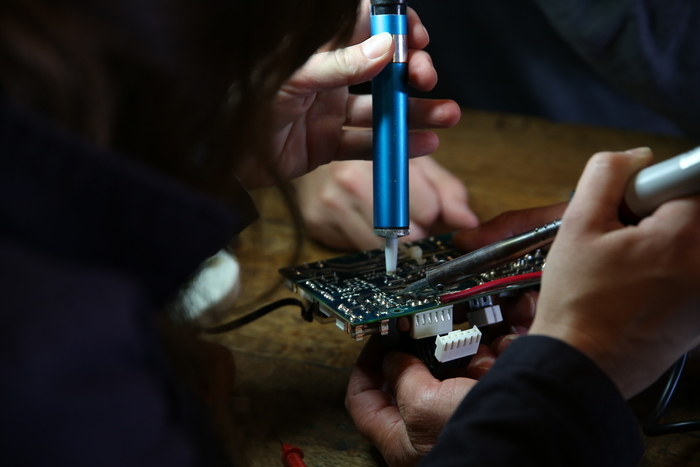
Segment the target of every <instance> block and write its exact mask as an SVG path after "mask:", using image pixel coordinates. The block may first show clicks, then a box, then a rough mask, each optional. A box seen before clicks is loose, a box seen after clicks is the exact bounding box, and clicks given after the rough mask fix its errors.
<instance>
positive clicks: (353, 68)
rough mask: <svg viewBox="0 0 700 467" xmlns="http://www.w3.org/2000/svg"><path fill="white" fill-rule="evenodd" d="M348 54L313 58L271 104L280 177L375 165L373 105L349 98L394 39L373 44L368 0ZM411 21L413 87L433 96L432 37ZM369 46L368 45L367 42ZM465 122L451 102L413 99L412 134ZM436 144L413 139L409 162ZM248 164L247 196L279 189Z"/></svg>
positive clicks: (242, 171) (424, 135) (432, 139)
mask: <svg viewBox="0 0 700 467" xmlns="http://www.w3.org/2000/svg"><path fill="white" fill-rule="evenodd" d="M360 8H361V9H360V14H359V18H358V22H357V25H356V27H355V31H354V33H353V36H352V38H351V41H350V45H349V46H348V47H345V48H342V49H338V50H321V51H319V52H318V53H316V54H314V55H312V56H311V57H310V58H309V60H308V61H307V62H306V64H305V65H304V66H303V67H302V68H301V69H299V70H298V71H297V72H296V73H295V74H294V75H293V76H292V77H291V78H290V79H289V80H288V81H287V82H286V83H285V84H284V85H283V86H282V88H281V89H280V91H279V92H278V95H277V98H276V99H275V102H274V104H273V113H274V121H273V128H272V134H273V135H274V136H273V155H274V157H275V161H274V162H275V165H276V167H277V170H278V172H279V174H280V176H281V177H283V178H286V179H292V178H295V177H299V176H301V175H303V174H305V173H307V172H310V171H312V170H313V169H315V168H316V167H318V166H320V165H323V164H326V163H329V162H330V161H332V160H350V159H369V158H371V148H372V132H371V131H367V128H370V127H371V124H372V99H371V96H370V95H363V96H356V95H351V94H350V93H349V91H348V86H350V85H353V84H360V83H363V82H365V81H368V80H370V79H371V78H373V77H374V76H376V75H377V74H378V73H379V72H380V71H381V70H382V69H383V68H384V66H385V65H386V64H387V63H389V61H390V60H391V57H392V55H393V51H394V45H393V41H392V39H391V35H390V34H388V33H385V34H379V35H377V36H373V37H370V27H369V0H363V1H362V3H361V5H360ZM407 16H408V30H409V34H408V48H409V51H408V80H409V84H411V85H412V86H413V87H415V88H417V89H419V90H422V91H428V90H430V89H432V88H433V87H434V86H435V84H436V82H437V74H436V72H435V69H434V67H433V64H432V61H431V60H430V56H429V55H428V54H427V53H426V52H425V51H423V50H421V49H423V48H424V47H425V46H426V45H427V44H428V40H429V39H428V34H427V32H426V30H425V28H424V27H423V25H422V23H421V21H420V19H419V18H418V15H417V14H416V13H415V11H413V9H411V8H408V9H407ZM368 38H369V39H368ZM459 117H460V110H459V106H458V105H457V104H456V103H455V102H454V101H450V100H429V99H409V126H410V128H411V129H421V128H449V127H451V126H453V125H454V124H455V123H457V121H458V120H459ZM437 146H438V137H437V135H436V134H435V133H434V132H431V131H412V132H410V134H409V153H410V154H409V156H410V157H415V156H423V155H427V154H431V153H432V152H434V151H435V149H437ZM258 162H259V161H257V160H256V159H255V158H249V160H248V161H246V162H244V163H243V164H242V165H241V166H240V167H239V168H238V169H237V175H238V176H239V178H240V179H241V180H242V181H243V183H244V185H245V186H246V187H247V188H257V187H261V186H267V185H270V184H272V183H273V180H272V178H271V177H270V174H269V173H268V172H267V171H266V170H265V169H264V167H262V166H260V165H258Z"/></svg>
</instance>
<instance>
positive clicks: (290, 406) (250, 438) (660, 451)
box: [214, 110, 700, 467]
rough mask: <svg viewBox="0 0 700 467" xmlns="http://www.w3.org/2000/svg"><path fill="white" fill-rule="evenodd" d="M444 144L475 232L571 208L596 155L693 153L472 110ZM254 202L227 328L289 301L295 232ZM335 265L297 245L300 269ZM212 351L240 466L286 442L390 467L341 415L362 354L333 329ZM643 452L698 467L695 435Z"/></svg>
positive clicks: (281, 317)
mask: <svg viewBox="0 0 700 467" xmlns="http://www.w3.org/2000/svg"><path fill="white" fill-rule="evenodd" d="M439 134H440V138H441V145H440V149H439V150H438V151H437V152H436V153H435V154H434V157H435V158H436V159H437V160H438V161H439V162H440V163H442V164H443V165H444V166H445V167H447V168H448V169H449V170H451V171H452V172H453V173H455V174H457V175H458V176H459V178H460V179H462V180H463V181H464V182H465V184H466V185H467V187H468V189H469V202H470V205H471V206H472V208H473V210H474V211H475V212H476V213H477V215H478V216H479V218H480V219H481V220H487V219H489V218H491V217H494V216H495V215H497V214H499V213H501V212H503V211H507V210H514V209H523V208H528V207H534V206H541V205H546V204H551V203H555V202H559V201H564V200H566V199H568V197H569V195H570V193H571V190H572V189H573V188H574V187H575V185H576V182H577V180H578V177H579V175H580V173H581V171H582V169H583V167H584V165H585V163H586V161H587V160H588V158H589V157H590V156H591V155H592V154H593V153H595V152H597V151H602V150H624V149H629V148H633V147H639V146H649V147H651V148H652V150H653V151H654V153H655V154H656V156H657V159H658V160H661V159H663V158H668V157H671V156H674V155H676V154H679V153H680V152H683V151H685V150H688V149H690V148H691V147H693V146H694V145H693V144H692V142H690V141H688V140H684V139H678V138H672V137H666V136H659V135H652V134H645V133H638V132H630V131H620V130H615V129H607V128H596V127H590V126H581V125H572V124H561V123H553V122H549V121H546V120H541V119H536V118H531V117H523V116H516V115H503V114H495V113H485V112H476V111H467V110H465V111H463V116H462V119H461V121H460V123H459V124H458V126H457V127H455V128H453V129H450V130H444V131H440V132H439ZM256 196H257V198H258V202H259V208H260V211H261V213H262V217H261V219H260V220H259V221H258V222H257V223H256V224H255V225H254V226H253V227H252V228H250V229H249V230H248V231H246V232H245V233H244V234H243V235H242V236H241V238H240V241H239V244H238V252H239V254H240V258H241V262H242V267H243V297H242V302H243V306H242V307H241V308H240V310H239V311H238V312H237V314H236V315H232V316H224V317H222V318H221V319H222V321H227V320H230V319H232V318H233V317H235V316H237V315H238V313H240V314H242V313H244V312H246V311H248V310H251V309H254V308H255V307H257V306H259V305H260V304H264V303H268V302H271V301H272V300H274V299H277V298H281V297H287V296H293V294H292V293H291V292H289V291H287V290H286V289H284V288H277V289H274V290H273V289H272V288H273V287H274V286H275V285H277V284H279V282H280V278H279V276H278V274H277V269H278V268H280V267H283V266H285V265H289V264H290V261H291V260H292V252H293V250H294V245H295V242H294V235H295V229H294V227H293V223H292V220H291V218H290V216H289V215H288V211H287V209H286V208H285V207H284V203H283V200H282V199H281V197H280V195H279V194H278V193H277V192H276V191H275V190H262V191H261V192H259V193H257V194H256ZM339 254H342V252H338V251H333V250H329V249H326V248H324V247H322V246H320V245H318V244H317V243H314V242H311V241H304V243H303V249H302V251H301V257H300V258H299V259H298V262H299V263H302V262H310V261H316V260H320V259H326V258H329V257H333V256H337V255H339ZM214 340H216V341H217V342H220V343H222V344H223V345H225V346H226V347H228V348H229V349H231V351H232V352H233V355H234V357H235V362H236V381H235V388H234V390H233V394H232V395H231V397H232V417H233V418H234V421H235V424H236V427H237V436H236V439H235V441H234V444H235V445H236V451H237V457H238V459H239V463H240V464H241V465H249V466H266V467H267V466H277V465H282V463H281V460H280V445H281V442H284V443H290V444H292V445H295V446H298V447H300V448H301V449H303V451H304V453H305V459H304V460H305V462H306V463H307V465H308V466H318V467H321V466H323V467H333V466H382V465H385V463H384V462H383V460H382V459H381V456H380V455H379V454H378V453H377V451H376V450H375V449H374V448H373V447H372V446H371V445H369V443H367V442H366V441H365V440H363V439H362V438H361V437H360V436H359V435H358V434H357V432H356V431H355V428H354V426H353V423H352V420H351V419H350V417H349V416H348V415H347V413H346V411H345V407H344V397H345V388H346V384H347V380H348V377H349V375H350V371H351V368H352V365H353V363H354V361H355V359H356V357H357V355H358V353H359V352H360V350H361V348H362V345H363V343H362V342H355V340H354V339H352V338H351V337H350V336H349V335H347V334H344V333H343V332H341V331H340V330H338V329H337V328H336V327H335V326H333V325H325V326H324V325H320V324H318V323H306V322H304V321H303V320H302V319H301V317H300V314H299V310H298V309H294V308H284V309H280V310H278V311H275V312H274V313H272V314H270V315H268V316H265V317H263V318H261V319H259V320H257V321H255V322H253V323H251V324H249V325H246V326H244V327H243V328H241V329H239V330H236V331H233V332H230V333H228V334H224V335H220V336H216V337H215V338H214ZM693 378H694V379H693ZM688 381H690V383H691V386H690V387H692V386H694V387H697V385H694V384H692V383H698V378H697V371H690V372H688V376H686V377H684V380H683V381H682V385H686V387H687V384H688ZM681 392H682V394H681V395H682V396H683V397H682V398H678V399H679V400H678V401H674V403H673V412H672V415H673V416H674V417H676V418H678V417H686V416H693V415H694V416H700V413H698V410H696V409H694V408H693V407H700V400H698V397H697V396H696V395H695V392H697V391H693V390H685V392H683V391H681ZM645 397H646V399H645ZM645 397H640V398H639V400H640V402H638V403H637V405H638V406H639V408H638V409H639V410H640V411H643V410H645V408H646V407H647V406H648V405H649V401H653V397H654V395H646V396H645ZM680 399H682V400H680ZM647 441H648V452H647V455H646V456H645V459H644V460H643V464H642V465H643V466H645V467H661V466H664V467H668V466H681V465H683V466H688V465H700V449H699V448H700V439H699V438H698V433H693V434H683V435H670V436H664V437H660V438H653V439H649V440H647Z"/></svg>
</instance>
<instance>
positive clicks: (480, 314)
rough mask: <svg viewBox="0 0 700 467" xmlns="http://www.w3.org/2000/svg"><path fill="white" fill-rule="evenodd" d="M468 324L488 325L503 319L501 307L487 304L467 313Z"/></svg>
mask: <svg viewBox="0 0 700 467" xmlns="http://www.w3.org/2000/svg"><path fill="white" fill-rule="evenodd" d="M467 320H468V321H469V324H472V325H474V326H488V325H489V324H496V323H500V322H501V321H503V315H502V314H501V307H500V306H498V305H493V306H487V307H485V308H482V309H480V310H476V311H471V312H469V313H468V314H467Z"/></svg>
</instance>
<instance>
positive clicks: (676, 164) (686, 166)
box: [401, 147, 700, 295]
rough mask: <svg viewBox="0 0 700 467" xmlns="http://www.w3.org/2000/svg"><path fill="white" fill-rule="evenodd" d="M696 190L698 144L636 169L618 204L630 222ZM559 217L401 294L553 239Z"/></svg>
mask: <svg viewBox="0 0 700 467" xmlns="http://www.w3.org/2000/svg"><path fill="white" fill-rule="evenodd" d="M696 193H700V147H697V148H695V149H693V150H691V151H688V152H686V153H683V154H680V155H678V156H676V157H673V158H671V159H668V160H666V161H662V162H659V163H657V164H654V165H651V166H649V167H647V168H645V169H642V170H641V171H639V172H638V173H637V174H636V175H635V176H633V177H632V178H631V180H630V181H629V182H628V184H627V190H626V192H625V197H624V199H623V203H622V206H621V207H620V218H621V220H623V222H628V223H634V222H636V221H639V220H640V219H641V218H642V217H645V216H648V215H650V214H651V213H653V212H654V210H655V209H656V208H657V207H659V206H660V205H661V204H663V203H665V202H666V201H669V200H671V199H676V198H681V197H683V196H689V195H693V194H696ZM560 224H561V220H557V221H554V222H552V223H551V224H546V225H543V226H542V227H538V228H536V229H534V230H531V231H529V232H525V233H523V234H520V235H516V236H514V237H510V238H507V239H505V240H501V241H499V242H496V243H493V244H491V245H488V246H485V247H484V248H481V249H479V250H475V251H472V252H471V253H467V254H465V255H463V256H460V257H459V258H456V259H453V260H452V261H448V262H446V263H443V264H441V265H439V266H437V267H435V268H434V269H431V270H429V271H428V272H427V273H426V276H425V279H421V280H419V281H416V282H414V283H413V284H411V285H409V286H408V287H406V288H405V289H404V290H403V291H401V294H403V295H415V294H417V293H420V292H421V291H424V290H429V289H432V290H433V291H440V290H442V289H443V288H444V287H445V286H447V285H451V284H456V283H458V282H461V281H463V280H464V279H466V278H468V277H470V276H473V275H475V274H478V273H480V272H483V271H486V270H489V269H493V268H495V267H497V266H501V265H503V264H505V263H507V262H509V261H512V260H514V259H516V258H518V257H519V256H522V255H524V254H525V253H528V252H530V251H532V250H535V249H537V248H540V247H542V246H544V245H546V244H548V243H551V242H552V241H554V236H555V235H556V233H557V231H558V230H559V225H560Z"/></svg>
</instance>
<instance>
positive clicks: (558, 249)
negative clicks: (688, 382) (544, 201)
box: [530, 149, 700, 398]
mask: <svg viewBox="0 0 700 467" xmlns="http://www.w3.org/2000/svg"><path fill="white" fill-rule="evenodd" d="M650 161H651V152H650V151H649V150H648V149H636V150H631V151H627V152H625V153H613V152H607V153H599V154H596V155H594V156H593V157H592V158H591V160H590V161H589V163H588V165H587V166H586V169H585V171H584V173H583V175H582V177H581V179H580V181H579V184H578V187H577V189H576V196H575V197H574V198H573V200H572V201H571V203H570V205H569V207H568V208H567V210H566V212H565V213H564V216H563V220H562V226H561V228H560V230H559V233H558V234H557V238H556V240H555V241H554V243H553V245H552V247H551V249H550V252H549V254H548V257H547V266H546V267H545V269H544V275H543V278H542V286H541V293H540V298H539V303H538V307H537V314H536V316H535V320H534V323H533V325H532V327H531V329H530V334H543V335H548V336H552V337H555V338H558V339H560V340H562V341H564V342H566V343H568V344H570V345H572V346H573V347H575V348H577V349H579V350H580V351H582V352H583V353H585V354H586V355H588V356H589V357H590V358H591V359H592V360H593V361H594V362H595V363H596V364H598V365H599V366H600V368H601V369H602V370H603V371H604V372H605V373H606V374H607V375H608V376H609V377H610V378H611V379H612V381H613V382H614V383H615V384H616V385H617V387H618V388H619V389H620V391H621V393H622V394H623V396H624V397H626V398H629V397H632V396H633V395H635V394H637V393H638V392H640V391H641V390H643V389H644V388H646V387H647V386H649V385H650V384H651V383H653V382H654V381H655V380H656V379H657V378H658V377H659V376H660V375H661V374H662V373H663V372H664V371H665V370H666V369H667V368H668V367H669V366H670V365H671V364H672V363H673V362H674V361H675V360H676V359H678V358H679V357H680V356H681V355H682V354H683V353H684V352H686V351H688V350H690V349H692V348H693V347H695V346H696V345H697V344H698V343H700V289H699V288H698V285H697V284H698V283H700V268H698V264H700V241H698V238H700V199H699V198H698V197H691V198H685V199H680V200H674V201H670V202H667V203H665V204H663V205H662V206H661V207H659V208H658V209H657V210H656V211H655V212H654V213H653V214H652V215H651V216H649V217H647V218H645V219H643V220H642V221H641V222H640V223H639V224H638V225H637V226H624V225H622V224H621V223H620V221H619V220H618V206H620V203H621V201H622V198H623V194H624V189H625V185H626V182H627V180H628V179H629V178H630V176H631V175H632V174H633V173H634V172H636V171H638V170H640V169H642V168H643V167H645V166H646V165H648V164H649V162H650Z"/></svg>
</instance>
